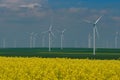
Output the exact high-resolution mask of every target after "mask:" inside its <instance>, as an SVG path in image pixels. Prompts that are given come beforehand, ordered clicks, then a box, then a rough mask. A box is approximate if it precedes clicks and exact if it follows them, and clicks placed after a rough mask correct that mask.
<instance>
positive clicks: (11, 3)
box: [0, 0, 47, 9]
mask: <svg viewBox="0 0 120 80" xmlns="http://www.w3.org/2000/svg"><path fill="white" fill-rule="evenodd" d="M46 1H47V0H1V1H0V7H6V8H10V9H16V8H20V7H27V8H35V6H39V7H41V6H42V5H44V4H45V2H46Z"/></svg>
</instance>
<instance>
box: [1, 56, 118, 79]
mask: <svg viewBox="0 0 120 80" xmlns="http://www.w3.org/2000/svg"><path fill="white" fill-rule="evenodd" d="M0 80H120V60H89V59H67V58H37V57H32V58H23V57H0Z"/></svg>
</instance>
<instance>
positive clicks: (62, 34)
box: [61, 29, 66, 49]
mask: <svg viewBox="0 0 120 80" xmlns="http://www.w3.org/2000/svg"><path fill="white" fill-rule="evenodd" d="M65 31H66V29H64V30H62V31H61V49H63V38H64V32H65Z"/></svg>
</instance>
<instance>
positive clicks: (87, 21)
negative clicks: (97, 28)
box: [83, 20, 92, 23]
mask: <svg viewBox="0 0 120 80" xmlns="http://www.w3.org/2000/svg"><path fill="white" fill-rule="evenodd" d="M83 21H84V22H86V23H92V22H91V21H89V20H83Z"/></svg>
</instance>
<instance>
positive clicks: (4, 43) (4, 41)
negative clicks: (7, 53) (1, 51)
mask: <svg viewBox="0 0 120 80" xmlns="http://www.w3.org/2000/svg"><path fill="white" fill-rule="evenodd" d="M5 47H6V40H5V39H3V48H5Z"/></svg>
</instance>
